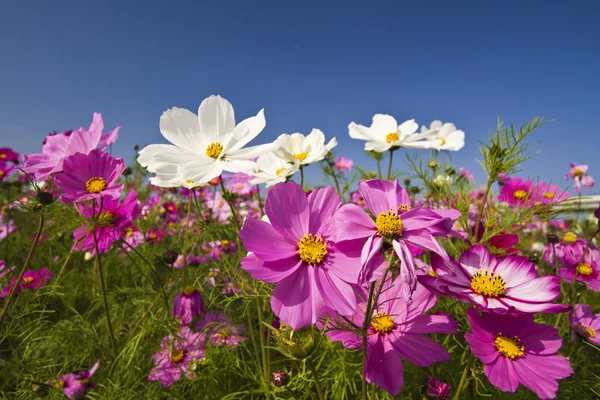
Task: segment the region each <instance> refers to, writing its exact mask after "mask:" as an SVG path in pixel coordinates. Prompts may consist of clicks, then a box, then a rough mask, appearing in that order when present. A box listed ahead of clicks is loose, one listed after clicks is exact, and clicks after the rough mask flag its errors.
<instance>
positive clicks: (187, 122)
mask: <svg viewBox="0 0 600 400" xmlns="http://www.w3.org/2000/svg"><path fill="white" fill-rule="evenodd" d="M160 132H161V133H162V135H163V136H164V137H165V139H167V140H168V141H169V142H171V143H173V144H174V145H176V146H178V147H181V148H183V149H188V150H191V151H201V149H202V148H203V147H205V146H203V135H201V134H200V127H199V126H198V118H197V117H196V115H195V114H194V113H193V112H191V111H190V110H186V109H184V108H177V107H174V108H172V109H170V110H167V111H165V112H164V113H163V114H162V115H161V116H160Z"/></svg>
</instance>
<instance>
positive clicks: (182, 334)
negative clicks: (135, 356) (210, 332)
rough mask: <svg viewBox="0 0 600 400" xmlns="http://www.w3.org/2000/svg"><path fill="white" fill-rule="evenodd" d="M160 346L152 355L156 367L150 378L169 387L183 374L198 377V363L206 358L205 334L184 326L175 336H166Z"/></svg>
mask: <svg viewBox="0 0 600 400" xmlns="http://www.w3.org/2000/svg"><path fill="white" fill-rule="evenodd" d="M160 347H161V349H160V350H159V351H158V352H157V353H156V354H154V356H152V361H154V365H155V367H154V368H152V371H150V374H149V375H148V380H150V381H158V380H159V381H160V382H161V383H162V385H163V387H169V386H171V385H172V384H173V383H175V382H177V381H178V380H179V379H181V375H182V374H183V375H184V376H185V377H186V378H187V379H193V378H195V377H196V373H195V370H196V367H197V364H198V363H200V362H201V361H202V360H203V359H204V335H202V334H200V333H194V332H192V330H191V329H190V328H188V327H187V326H182V327H181V330H180V331H179V332H177V333H176V334H175V335H174V336H173V335H169V336H165V337H164V338H163V340H162V341H161V343H160Z"/></svg>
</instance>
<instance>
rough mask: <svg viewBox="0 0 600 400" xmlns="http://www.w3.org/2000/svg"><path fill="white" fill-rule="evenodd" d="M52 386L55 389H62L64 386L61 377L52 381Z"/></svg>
mask: <svg viewBox="0 0 600 400" xmlns="http://www.w3.org/2000/svg"><path fill="white" fill-rule="evenodd" d="M54 387H55V388H56V389H62V388H64V387H65V381H63V380H62V379H59V380H57V381H56V382H54Z"/></svg>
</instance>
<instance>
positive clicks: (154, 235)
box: [146, 228, 165, 243]
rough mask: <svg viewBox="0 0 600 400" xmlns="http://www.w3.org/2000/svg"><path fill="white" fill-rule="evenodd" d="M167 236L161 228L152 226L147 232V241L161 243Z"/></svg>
mask: <svg viewBox="0 0 600 400" xmlns="http://www.w3.org/2000/svg"><path fill="white" fill-rule="evenodd" d="M164 238H165V233H164V232H163V231H162V229H159V228H150V229H148V232H146V242H148V243H159V242H162V240H163V239H164Z"/></svg>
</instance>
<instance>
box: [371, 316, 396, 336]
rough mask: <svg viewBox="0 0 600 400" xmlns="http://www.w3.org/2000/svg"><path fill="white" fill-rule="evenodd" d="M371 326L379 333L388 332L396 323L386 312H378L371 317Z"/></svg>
mask: <svg viewBox="0 0 600 400" xmlns="http://www.w3.org/2000/svg"><path fill="white" fill-rule="evenodd" d="M371 326H372V327H373V329H375V331H377V332H379V333H390V332H391V331H392V330H393V329H394V326H396V325H395V324H394V320H393V319H392V317H390V316H389V314H388V313H386V312H384V313H381V312H378V313H377V314H375V315H374V316H373V318H372V319H371Z"/></svg>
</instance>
